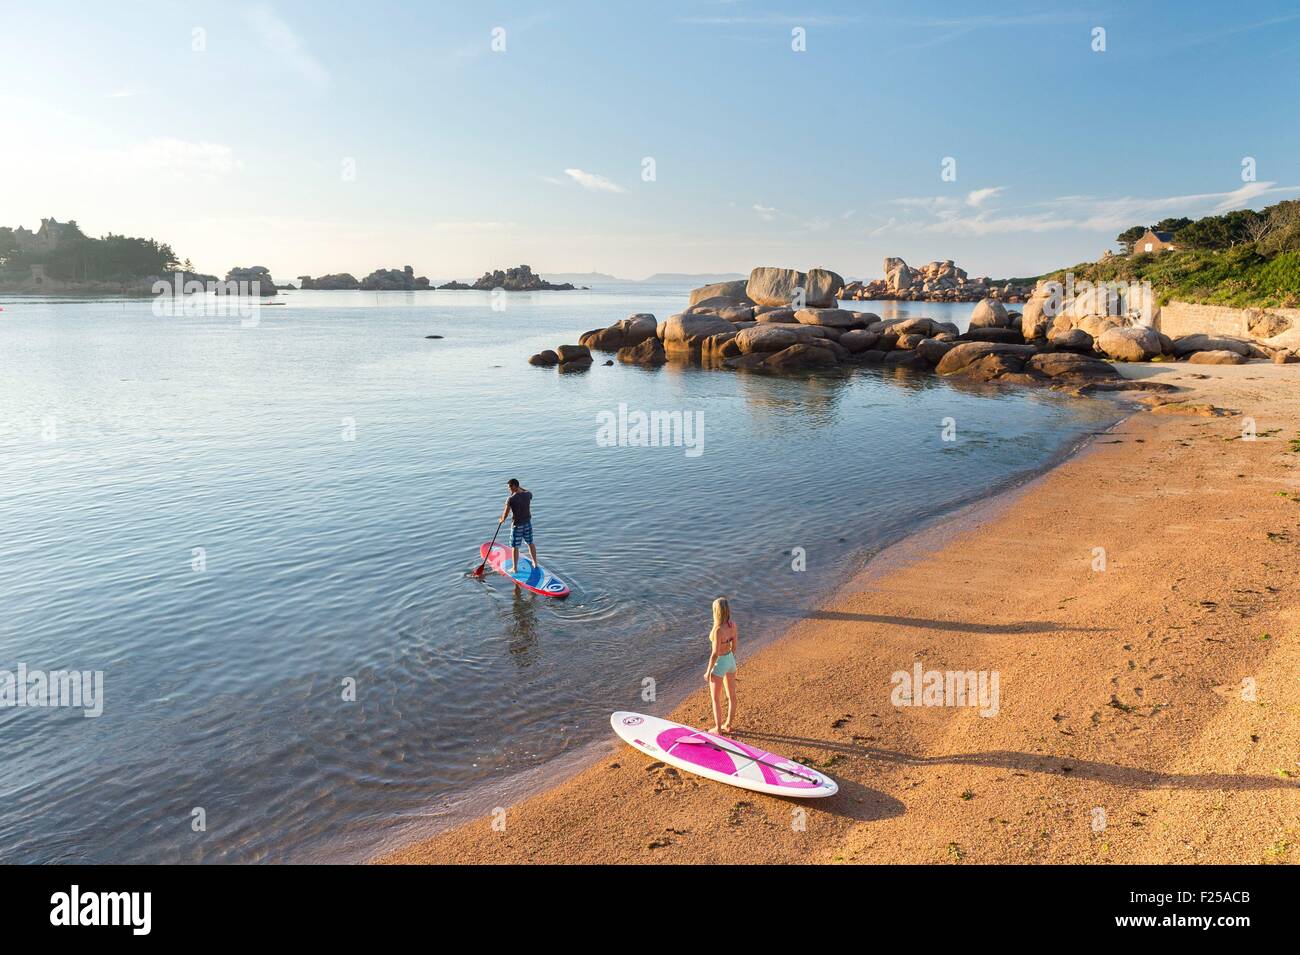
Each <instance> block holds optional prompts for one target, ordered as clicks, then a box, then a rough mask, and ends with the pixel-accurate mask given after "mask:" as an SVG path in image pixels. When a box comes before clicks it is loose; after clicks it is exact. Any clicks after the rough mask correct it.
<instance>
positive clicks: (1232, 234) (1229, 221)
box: [1178, 209, 1268, 251]
mask: <svg viewBox="0 0 1300 955" xmlns="http://www.w3.org/2000/svg"><path fill="white" fill-rule="evenodd" d="M1260 218H1265V219H1266V218H1268V214H1267V213H1264V212H1256V211H1255V210H1254V209H1237V210H1236V211H1234V212H1227V213H1224V214H1223V215H1221V216H1206V217H1205V218H1204V219H1197V220H1196V221H1195V222H1193V223H1192V224H1191V225H1188V226H1185V227H1184V228H1183V229H1181V230H1180V231H1179V233H1178V238H1179V241H1180V244H1182V245H1184V246H1186V247H1187V248H1190V249H1206V250H1210V251H1222V250H1223V249H1231V248H1233V247H1234V246H1237V245H1240V244H1242V243H1245V242H1251V241H1253V240H1252V239H1251V231H1252V229H1253V228H1254V227H1255V225H1256V222H1257V220H1258V219H1260Z"/></svg>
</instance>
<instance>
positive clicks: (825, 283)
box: [745, 268, 844, 307]
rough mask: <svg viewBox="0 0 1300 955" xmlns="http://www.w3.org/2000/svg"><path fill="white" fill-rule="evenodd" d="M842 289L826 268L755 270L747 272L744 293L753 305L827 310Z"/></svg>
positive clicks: (842, 284) (838, 279)
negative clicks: (802, 270) (792, 306)
mask: <svg viewBox="0 0 1300 955" xmlns="http://www.w3.org/2000/svg"><path fill="white" fill-rule="evenodd" d="M843 287H844V279H842V278H840V276H839V275H837V274H836V273H834V272H831V271H829V270H827V269H812V270H810V271H809V272H807V273H804V272H798V271H795V270H794V269H776V268H757V269H754V270H753V271H752V272H750V273H749V280H748V281H747V282H746V283H745V294H746V296H747V297H748V298H749V300H750V301H751V302H753V303H754V304H755V305H770V306H776V307H780V306H786V305H791V304H795V305H800V306H811V307H829V306H832V305H834V304H835V300H836V297H837V296H838V295H839V292H840V290H841V289H842V288H843ZM801 296H802V298H801Z"/></svg>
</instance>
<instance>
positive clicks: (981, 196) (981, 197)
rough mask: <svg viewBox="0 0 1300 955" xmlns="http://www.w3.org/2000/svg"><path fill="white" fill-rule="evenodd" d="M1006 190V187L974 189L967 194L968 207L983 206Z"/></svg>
mask: <svg viewBox="0 0 1300 955" xmlns="http://www.w3.org/2000/svg"><path fill="white" fill-rule="evenodd" d="M1006 188H1007V187H1006V186H989V187H987V188H985V189H972V190H971V191H970V192H968V193H966V205H968V206H982V205H983V204H984V203H985V201H986V200H988V199H992V198H993V197H994V196H996V195H997V194H998V193H999V192H1002V191H1003V190H1004V189H1006Z"/></svg>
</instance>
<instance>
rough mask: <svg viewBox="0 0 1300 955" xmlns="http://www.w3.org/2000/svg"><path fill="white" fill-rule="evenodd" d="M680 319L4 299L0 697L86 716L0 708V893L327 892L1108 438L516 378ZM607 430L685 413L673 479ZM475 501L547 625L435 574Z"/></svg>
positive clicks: (425, 298) (991, 395)
mask: <svg viewBox="0 0 1300 955" xmlns="http://www.w3.org/2000/svg"><path fill="white" fill-rule="evenodd" d="M686 291H687V290H686V289H685V288H646V287H641V286H635V285H630V286H626V287H617V288H611V289H608V290H597V291H594V292H573V293H558V292H556V293H534V294H531V295H511V296H508V297H507V298H506V299H505V306H506V307H505V308H504V310H501V311H497V310H494V309H493V308H492V301H491V299H490V297H489V295H488V294H487V293H477V292H455V293H452V292H439V293H416V294H406V293H379V294H376V293H351V292H334V293H330V292H316V293H289V294H288V295H285V296H283V300H284V301H285V302H286V303H287V304H285V305H283V306H274V307H268V308H265V309H262V310H261V312H260V315H259V316H258V319H257V322H256V324H255V325H252V324H251V323H247V322H245V321H241V319H240V318H239V317H232V316H229V315H224V316H188V317H187V316H180V317H159V316H156V315H155V314H154V313H153V312H152V310H151V306H150V303H149V302H144V301H126V302H122V301H96V302H60V301H55V300H41V299H10V300H6V301H4V302H3V303H2V304H3V306H4V311H3V313H0V362H2V363H3V369H4V374H3V375H2V376H0V508H2V510H3V523H2V524H0V605H2V606H3V608H4V613H3V615H2V619H0V669H8V670H15V669H16V668H17V666H18V664H20V663H23V664H26V666H27V667H29V668H31V669H45V670H54V669H73V668H75V669H81V670H102V671H103V672H104V698H105V702H104V712H103V715H102V716H100V717H98V718H93V719H88V718H85V717H84V716H83V715H82V714H81V712H80V711H76V710H70V709H49V708H46V709H34V708H8V709H0V752H3V753H4V754H5V760H4V772H3V774H0V860H3V861H6V862H14V861H41V862H50V861H64V862H68V861H80V862H110V861H111V862H132V861H147V862H164V861H256V860H291V861H309V860H318V859H356V858H363V857H365V855H366V854H367V853H368V852H369V851H371V850H372V849H373V847H374V846H375V845H376V844H377V843H378V841H379V840H380V839H381V838H383V837H384V836H385V834H386V833H390V826H389V824H390V823H391V821H392V820H393V819H395V818H399V817H401V818H406V819H412V818H414V819H420V818H422V817H424V816H425V815H426V814H429V813H436V812H437V811H438V810H439V807H442V806H444V805H446V804H448V803H449V802H451V801H453V800H454V798H455V797H456V796H458V795H460V794H463V793H466V792H472V791H474V790H475V789H477V788H481V787H483V786H485V785H486V784H490V783H493V782H498V781H500V780H502V779H504V778H505V777H507V776H508V775H510V774H513V773H516V772H518V771H520V770H524V769H527V768H530V767H535V766H539V765H542V764H543V763H545V762H546V761H547V760H549V759H552V758H554V757H556V756H558V755H561V754H566V753H572V752H573V751H574V750H575V749H576V748H578V747H580V746H581V745H583V744H585V743H587V742H590V741H591V740H593V739H597V738H601V737H603V736H605V735H607V734H608V714H609V712H610V711H611V710H613V709H621V708H630V709H647V708H649V709H652V710H653V709H654V707H653V706H651V705H649V704H646V703H644V702H642V700H641V692H642V688H643V685H644V683H643V681H645V680H647V679H651V680H654V681H656V683H657V685H658V686H659V687H660V688H661V695H666V691H667V688H669V687H672V686H678V685H681V683H682V681H683V680H684V679H689V680H695V679H697V677H698V673H697V672H696V671H698V670H700V669H701V668H702V667H703V664H704V660H705V659H706V657H707V653H708V650H707V641H706V636H705V635H706V633H707V629H708V612H709V603H710V602H711V601H712V599H713V598H714V597H715V596H717V595H718V594H722V593H725V594H727V595H728V596H730V597H731V599H732V602H733V606H734V608H735V611H736V615H737V618H738V620H739V622H740V623H741V625H742V627H745V628H746V631H745V632H746V633H747V634H753V635H760V634H763V633H770V632H772V631H774V630H775V629H777V628H779V627H780V626H783V625H784V624H786V623H788V622H789V620H790V619H791V617H792V616H794V615H797V613H798V609H799V608H801V607H804V606H807V605H808V603H809V602H810V601H811V600H813V599H814V598H815V597H816V596H817V595H818V594H819V593H821V592H822V591H823V590H824V588H825V587H826V586H827V585H828V583H830V582H834V581H837V580H839V579H841V578H842V577H843V575H844V574H845V573H846V572H847V571H849V570H851V569H852V568H853V567H857V566H860V564H861V559H862V558H863V557H864V556H865V555H868V554H870V553H871V552H873V551H874V550H876V549H878V548H879V547H880V546H882V545H883V544H884V543H886V542H888V541H890V540H893V539H896V538H897V537H898V536H900V535H902V534H904V533H906V531H907V530H908V529H909V528H911V527H915V526H916V525H917V524H918V523H920V522H922V521H924V520H926V519H927V518H930V517H933V516H934V515H936V514H939V513H942V512H944V511H946V510H950V509H952V508H954V507H956V506H958V505H960V504H961V503H964V502H966V501H969V500H971V499H973V498H975V497H978V496H980V495H982V494H984V493H986V492H987V491H988V490H990V489H992V488H996V487H999V486H1002V485H1004V484H1006V483H1008V482H1011V481H1014V480H1015V479H1017V477H1020V476H1024V475H1026V474H1028V473H1031V472H1033V471H1034V470H1036V469H1039V468H1041V467H1042V466H1043V465H1044V464H1045V462H1047V461H1049V460H1050V459H1051V458H1052V457H1053V456H1054V455H1056V454H1058V453H1059V452H1060V451H1061V450H1062V449H1063V448H1065V447H1067V446H1069V445H1070V444H1071V443H1073V442H1075V441H1077V440H1078V439H1079V437H1080V436H1081V435H1083V434H1085V433H1087V432H1089V431H1093V430H1097V429H1098V428H1100V427H1102V426H1103V425H1104V424H1105V423H1107V422H1108V421H1109V420H1111V419H1112V418H1113V417H1114V412H1113V410H1112V409H1111V407H1110V406H1109V405H1106V404H1103V403H1100V402H1089V401H1077V400H1076V401H1069V400H1063V399H1059V398H1057V397H1055V396H1050V395H1043V394H1031V393H1026V392H1019V391H1005V392H1003V393H996V392H978V391H962V390H958V389H957V388H954V387H952V386H951V385H950V384H948V383H946V382H943V381H940V380H938V379H935V378H933V377H931V376H926V375H920V376H915V375H908V374H906V373H899V374H898V375H897V376H895V374H894V373H893V372H885V371H882V370H879V369H864V370H862V371H860V372H858V373H856V374H854V375H852V376H849V377H846V378H817V379H812V380H785V379H775V378H765V377H759V376H756V375H738V374H733V373H729V372H719V371H704V370H699V369H688V368H680V367H676V366H670V367H667V368H663V369H659V370H644V369H640V368H631V367H624V366H621V365H615V366H613V367H604V366H601V365H599V364H597V365H596V366H595V367H593V368H592V369H591V370H590V371H588V372H585V373H580V374H558V373H557V372H556V371H554V370H547V369H536V368H531V367H529V366H528V365H527V364H526V363H525V361H526V358H527V356H528V355H529V354H531V353H533V352H535V351H537V350H539V349H541V348H544V347H553V346H554V345H557V344H560V343H562V342H566V341H568V342H573V341H576V340H577V337H578V334H579V333H580V332H582V331H584V330H586V329H589V328H595V327H599V326H603V325H606V324H609V323H610V322H612V321H614V320H615V319H618V318H622V317H624V316H626V315H627V314H629V313H632V312H641V311H647V312H653V313H655V314H656V315H658V316H659V317H660V318H663V317H665V316H666V315H668V314H670V313H671V312H673V311H677V310H679V309H680V308H681V307H682V305H684V303H685V298H686ZM849 307H853V308H863V309H870V310H873V311H876V312H879V313H881V314H899V313H911V314H925V315H930V316H932V317H935V318H950V317H951V318H955V319H959V320H961V321H962V322H963V323H964V320H965V317H966V316H967V315H969V311H970V306H968V305H962V306H944V305H911V304H908V305H906V306H900V305H898V304H896V303H878V304H875V305H872V304H868V303H852V304H851V305H850V306H849ZM433 334H438V335H444V336H445V338H443V339H441V340H427V339H426V338H425V337H424V336H426V335H433ZM620 403H625V404H626V405H627V406H628V410H629V411H630V412H635V411H646V412H650V411H666V412H672V411H681V412H685V413H690V414H692V415H694V414H695V413H697V412H698V413H699V414H700V415H702V421H703V431H702V435H703V444H702V450H701V453H699V454H698V455H697V454H695V453H694V451H693V449H691V448H687V447H680V446H677V447H674V446H668V447H617V446H615V447H606V446H602V445H601V444H600V443H598V441H597V430H598V415H599V414H600V413H601V412H611V413H616V412H617V409H618V406H619V404H620ZM945 418H952V419H954V422H955V428H956V440H955V441H951V442H945V441H943V440H941V428H942V425H943V421H944V419H945ZM688 452H689V453H688ZM512 476H517V477H519V478H520V479H521V480H522V481H523V483H524V484H525V486H527V487H529V488H530V489H531V490H532V491H533V492H534V495H535V497H534V505H533V507H534V520H533V526H534V529H535V531H536V534H537V543H538V547H539V551H540V555H541V558H542V561H543V563H544V564H546V565H547V566H548V567H550V568H551V569H553V570H555V571H557V572H558V573H560V574H561V575H562V576H564V577H565V579H566V580H568V581H569V582H570V584H571V586H572V587H573V591H574V592H573V595H572V596H571V597H570V598H569V599H568V600H565V601H562V602H561V601H556V600H552V599H550V598H546V597H540V596H533V595H528V594H523V593H521V592H518V591H515V590H514V589H512V588H511V587H509V586H507V584H506V582H505V581H504V580H503V579H502V578H500V577H493V576H489V577H487V578H486V579H484V580H482V581H477V580H474V579H471V578H469V577H467V575H466V574H467V571H468V570H470V569H471V568H472V567H473V565H474V563H475V560H474V557H475V554H476V552H477V547H478V545H479V544H480V543H481V542H484V541H486V540H487V538H488V537H490V536H491V533H492V531H493V529H494V527H495V524H496V518H497V516H498V514H499V513H500V508H501V505H502V502H503V500H504V496H505V491H504V487H503V484H504V481H505V479H506V478H507V477H512ZM196 548H202V553H201V557H202V560H199V558H198V557H197V556H196V554H197V553H198V552H196V550H195V549H196ZM795 548H803V549H804V550H805V551H806V563H807V569H806V570H805V571H802V572H799V571H795V570H793V569H792V560H793V558H792V556H791V553H792V551H793V550H794V549H795ZM196 566H198V567H199V569H195V567H196ZM743 655H744V654H743V650H742V658H743ZM349 680H352V681H355V686H356V701H355V702H346V701H345V700H344V699H343V694H344V684H345V681H349ZM196 809H201V810H202V811H203V815H204V817H205V820H206V831H203V832H195V831H193V827H192V819H193V818H194V816H195V810H196Z"/></svg>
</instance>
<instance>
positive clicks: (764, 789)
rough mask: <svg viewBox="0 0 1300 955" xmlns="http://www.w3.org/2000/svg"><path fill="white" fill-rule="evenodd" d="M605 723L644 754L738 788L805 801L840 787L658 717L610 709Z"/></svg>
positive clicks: (774, 757) (811, 771) (744, 746)
mask: <svg viewBox="0 0 1300 955" xmlns="http://www.w3.org/2000/svg"><path fill="white" fill-rule="evenodd" d="M609 724H610V726H612V727H614V732H615V733H617V734H618V735H619V736H621V737H622V738H623V741H624V742H626V743H628V744H630V745H632V746H635V747H636V748H637V749H639V750H641V752H643V753H645V754H646V755H647V756H653V757H654V758H655V759H659V760H663V761H664V762H665V763H669V764H671V765H673V766H677V767H679V768H680V769H684V770H686V771H687V772H691V773H696V774H697V775H700V776H704V777H705V778H707V779H713V780H717V781H718V782H720V783H727V784H729V785H732V786H739V787H740V788H741V789H752V790H754V791H755V792H760V793H771V794H772V795H773V796H797V797H801V798H806V799H809V798H814V797H817V796H834V795H835V794H836V793H837V792H839V789H840V787H839V786H838V785H837V784H836V782H835V780H833V779H831V778H830V777H829V776H825V775H823V774H822V773H819V772H817V770H815V769H809V768H808V767H807V766H804V765H803V764H802V763H796V762H795V761H794V760H792V759H786V758H785V757H784V756H777V755H776V754H775V753H769V752H767V751H765V750H761V749H755V748H754V747H753V746H750V745H748V744H746V743H741V742H738V741H736V740H734V739H728V738H727V737H725V736H718V735H716V734H714V733H706V732H704V731H703V730H697V729H693V728H691V727H689V726H683V725H682V724H681V723H674V722H672V721H671V720H665V719H660V718H659V717H657V716H646V715H645V714H644V713H615V714H614V715H613V716H611V717H610V718H609Z"/></svg>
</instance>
